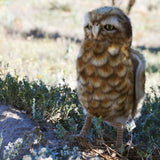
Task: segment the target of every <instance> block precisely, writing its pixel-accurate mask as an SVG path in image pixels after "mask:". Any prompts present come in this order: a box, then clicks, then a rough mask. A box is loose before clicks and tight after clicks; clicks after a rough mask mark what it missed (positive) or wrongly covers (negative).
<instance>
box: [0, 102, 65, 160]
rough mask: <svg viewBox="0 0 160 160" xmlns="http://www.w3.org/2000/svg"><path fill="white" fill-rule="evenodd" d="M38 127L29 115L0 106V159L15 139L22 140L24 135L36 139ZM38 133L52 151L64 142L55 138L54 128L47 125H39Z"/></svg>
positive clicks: (9, 107)
mask: <svg viewBox="0 0 160 160" xmlns="http://www.w3.org/2000/svg"><path fill="white" fill-rule="evenodd" d="M37 126H38V123H36V122H35V121H34V120H33V119H32V118H30V117H29V115H26V114H24V113H22V112H20V111H19V110H17V109H15V108H14V107H11V106H4V105H0V133H1V132H2V134H3V142H2V146H1V150H0V159H2V152H3V150H4V149H5V146H7V145H8V143H9V142H14V141H15V140H16V139H17V138H24V135H25V134H27V135H28V134H30V135H32V137H33V138H35V137H37V134H36V132H35V128H36V127H37ZM40 132H41V134H42V133H43V135H44V136H43V139H47V143H48V146H49V147H51V148H52V149H54V148H58V147H61V146H62V144H63V145H64V144H65V143H66V142H64V141H63V140H59V139H58V138H57V137H56V134H55V132H54V128H52V127H51V126H49V125H48V124H40ZM24 152H26V153H27V149H26V151H24Z"/></svg>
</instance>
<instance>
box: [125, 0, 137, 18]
mask: <svg viewBox="0 0 160 160" xmlns="http://www.w3.org/2000/svg"><path fill="white" fill-rule="evenodd" d="M135 2H136V0H130V1H129V3H128V6H127V15H129V13H130V11H131V8H132V7H133V5H134V4H135Z"/></svg>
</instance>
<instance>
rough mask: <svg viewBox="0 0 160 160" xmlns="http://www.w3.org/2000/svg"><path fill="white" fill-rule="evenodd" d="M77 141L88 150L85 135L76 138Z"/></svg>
mask: <svg viewBox="0 0 160 160" xmlns="http://www.w3.org/2000/svg"><path fill="white" fill-rule="evenodd" d="M74 138H75V140H77V142H78V143H79V144H80V145H81V146H82V147H84V148H88V146H89V144H88V140H87V138H86V136H85V135H84V134H78V135H75V136H74Z"/></svg>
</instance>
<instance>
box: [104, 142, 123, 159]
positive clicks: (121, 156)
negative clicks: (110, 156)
mask: <svg viewBox="0 0 160 160" xmlns="http://www.w3.org/2000/svg"><path fill="white" fill-rule="evenodd" d="M103 145H104V146H105V147H107V148H109V149H110V150H111V151H112V152H115V153H116V154H117V155H118V156H120V157H121V158H123V156H122V155H121V154H119V153H118V152H117V151H116V150H114V149H112V148H111V147H109V146H108V145H106V144H105V143H103Z"/></svg>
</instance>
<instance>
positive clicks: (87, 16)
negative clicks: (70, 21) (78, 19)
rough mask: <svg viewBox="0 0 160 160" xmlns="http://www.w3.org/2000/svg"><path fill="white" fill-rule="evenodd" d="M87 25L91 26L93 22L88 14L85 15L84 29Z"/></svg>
mask: <svg viewBox="0 0 160 160" xmlns="http://www.w3.org/2000/svg"><path fill="white" fill-rule="evenodd" d="M87 24H91V21H90V19H89V15H88V12H87V13H85V15H84V24H83V27H85V26H86V25H87Z"/></svg>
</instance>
